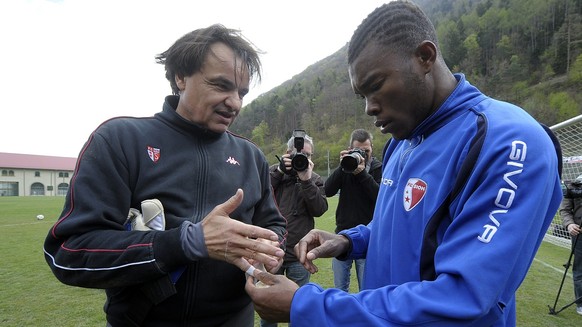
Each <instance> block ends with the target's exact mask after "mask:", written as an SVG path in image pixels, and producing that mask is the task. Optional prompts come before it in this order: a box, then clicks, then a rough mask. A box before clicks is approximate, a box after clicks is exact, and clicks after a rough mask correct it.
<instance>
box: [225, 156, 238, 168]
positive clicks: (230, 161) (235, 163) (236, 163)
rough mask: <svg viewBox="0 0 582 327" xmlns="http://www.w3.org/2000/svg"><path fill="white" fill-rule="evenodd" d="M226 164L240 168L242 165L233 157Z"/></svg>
mask: <svg viewBox="0 0 582 327" xmlns="http://www.w3.org/2000/svg"><path fill="white" fill-rule="evenodd" d="M226 162H228V163H229V164H231V165H239V166H240V163H238V161H237V160H236V159H235V158H233V157H228V159H226Z"/></svg>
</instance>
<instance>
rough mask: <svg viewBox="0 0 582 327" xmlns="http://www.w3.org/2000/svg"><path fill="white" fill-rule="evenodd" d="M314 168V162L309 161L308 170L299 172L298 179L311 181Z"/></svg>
mask: <svg viewBox="0 0 582 327" xmlns="http://www.w3.org/2000/svg"><path fill="white" fill-rule="evenodd" d="M313 166H314V164H313V161H311V159H309V166H307V169H305V170H304V171H299V172H297V177H299V179H300V180H302V181H304V182H305V181H308V180H310V179H311V173H312V172H313Z"/></svg>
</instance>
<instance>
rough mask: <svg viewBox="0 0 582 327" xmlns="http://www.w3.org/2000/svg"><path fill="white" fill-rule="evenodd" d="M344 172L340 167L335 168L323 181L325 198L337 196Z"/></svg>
mask: <svg viewBox="0 0 582 327" xmlns="http://www.w3.org/2000/svg"><path fill="white" fill-rule="evenodd" d="M343 174H344V172H343V171H342V168H341V167H337V168H336V169H335V170H334V171H333V172H332V173H331V175H329V177H328V178H327V179H326V180H325V184H324V187H325V196H327V197H332V196H334V195H336V194H337V192H338V191H339V190H340V188H341V187H342V178H343Z"/></svg>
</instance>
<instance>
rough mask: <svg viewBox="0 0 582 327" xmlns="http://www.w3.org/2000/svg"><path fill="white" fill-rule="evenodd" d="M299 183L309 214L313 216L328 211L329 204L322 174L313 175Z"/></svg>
mask: <svg viewBox="0 0 582 327" xmlns="http://www.w3.org/2000/svg"><path fill="white" fill-rule="evenodd" d="M299 185H300V194H301V197H302V198H303V200H304V203H305V205H306V207H307V211H308V212H309V214H310V215H311V216H313V217H319V216H321V215H323V214H324V213H325V212H326V211H327V208H328V204H327V198H326V196H325V193H324V189H323V179H322V178H321V176H319V175H313V176H312V177H311V179H310V180H308V181H301V182H300V183H299Z"/></svg>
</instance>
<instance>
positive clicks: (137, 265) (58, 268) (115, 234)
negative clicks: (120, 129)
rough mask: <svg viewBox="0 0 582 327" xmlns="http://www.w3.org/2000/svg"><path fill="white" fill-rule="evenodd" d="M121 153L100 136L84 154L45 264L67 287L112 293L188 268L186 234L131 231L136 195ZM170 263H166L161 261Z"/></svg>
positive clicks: (93, 137)
mask: <svg viewBox="0 0 582 327" xmlns="http://www.w3.org/2000/svg"><path fill="white" fill-rule="evenodd" d="M119 155H122V154H120V153H116V151H112V148H111V147H110V146H109V144H108V143H107V142H106V141H105V139H104V138H103V137H102V136H100V135H99V134H98V133H97V132H94V133H93V134H92V135H91V136H90V138H89V140H88V141H87V143H86V144H85V146H84V148H83V149H82V151H81V153H80V155H79V158H78V161H77V165H76V168H75V172H74V174H73V178H72V181H71V186H70V189H69V192H68V194H67V197H66V199H65V205H64V208H63V211H62V213H61V216H60V217H59V219H58V221H57V222H56V223H55V224H54V226H53V227H52V228H51V229H50V231H49V233H48V235H47V237H46V239H45V243H44V253H45V259H46V261H47V263H48V264H49V266H50V268H51V269H52V271H53V273H54V275H55V276H56V277H57V278H58V279H59V280H60V281H61V282H63V283H65V284H69V285H74V286H81V287H90V288H111V287H119V286H128V285H133V284H140V283H144V282H146V281H151V280H154V279H157V278H160V277H163V276H165V275H166V274H167V273H168V272H169V271H171V270H172V269H174V268H176V267H178V266H180V265H182V264H185V263H186V262H187V258H186V256H185V253H184V251H183V250H182V248H181V243H180V232H181V230H180V228H174V229H170V230H167V231H148V232H142V231H126V230H125V229H124V223H125V221H126V219H127V215H128V212H129V207H130V201H131V191H130V182H129V173H128V167H127V166H126V165H125V164H124V161H123V160H120V158H119ZM162 257H163V258H165V261H164V262H161V261H159V260H158V259H157V258H162Z"/></svg>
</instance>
